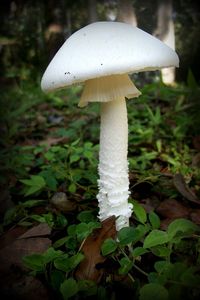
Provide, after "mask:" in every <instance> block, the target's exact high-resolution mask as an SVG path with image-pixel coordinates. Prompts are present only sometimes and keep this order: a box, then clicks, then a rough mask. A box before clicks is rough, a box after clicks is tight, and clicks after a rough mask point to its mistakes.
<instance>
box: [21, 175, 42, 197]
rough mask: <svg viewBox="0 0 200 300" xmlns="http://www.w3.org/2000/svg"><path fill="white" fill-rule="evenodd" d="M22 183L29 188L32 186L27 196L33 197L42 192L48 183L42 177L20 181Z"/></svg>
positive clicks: (34, 176) (32, 177)
mask: <svg viewBox="0 0 200 300" xmlns="http://www.w3.org/2000/svg"><path fill="white" fill-rule="evenodd" d="M20 181H21V182H22V183H24V184H25V185H27V186H30V188H29V189H28V190H27V192H26V194H25V196H29V195H32V194H34V193H36V192H38V191H40V190H41V189H42V188H44V187H45V186H46V182H45V180H44V178H43V177H42V176H39V175H32V176H31V178H30V179H24V180H20Z"/></svg>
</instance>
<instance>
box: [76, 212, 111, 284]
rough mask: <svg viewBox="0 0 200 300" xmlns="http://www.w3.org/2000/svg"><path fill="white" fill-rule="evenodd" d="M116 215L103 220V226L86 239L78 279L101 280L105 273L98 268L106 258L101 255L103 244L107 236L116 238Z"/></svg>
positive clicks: (77, 272) (77, 274)
mask: <svg viewBox="0 0 200 300" xmlns="http://www.w3.org/2000/svg"><path fill="white" fill-rule="evenodd" d="M115 236H116V228H115V217H114V216H112V217H110V218H108V219H106V220H104V221H103V222H102V227H101V228H98V229H95V230H94V231H93V233H92V234H91V235H90V236H89V237H87V239H86V240H85V242H84V244H83V247H82V251H83V253H84V255H85V258H84V260H83V261H82V262H81V263H80V265H79V266H78V268H77V270H76V272H75V277H76V279H78V280H83V279H88V280H93V281H95V282H99V281H100V279H101V277H102V275H103V268H97V265H98V264H102V263H103V262H104V261H105V260H106V258H105V257H103V256H102V255H101V245H102V243H103V242H104V241H105V240H106V239H107V238H115Z"/></svg>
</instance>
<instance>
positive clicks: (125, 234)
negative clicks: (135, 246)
mask: <svg viewBox="0 0 200 300" xmlns="http://www.w3.org/2000/svg"><path fill="white" fill-rule="evenodd" d="M148 230H149V228H148V226H146V225H142V224H139V225H138V226H137V227H136V228H133V227H124V228H122V229H121V230H120V231H119V232H118V240H119V242H120V244H121V245H122V246H125V245H128V244H130V243H136V242H138V241H139V240H140V239H141V238H142V237H143V236H144V235H145V234H146V233H147V232H148Z"/></svg>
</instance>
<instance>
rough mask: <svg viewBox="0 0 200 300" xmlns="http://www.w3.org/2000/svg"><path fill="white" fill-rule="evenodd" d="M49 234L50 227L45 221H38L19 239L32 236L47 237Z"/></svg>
mask: <svg viewBox="0 0 200 300" xmlns="http://www.w3.org/2000/svg"><path fill="white" fill-rule="evenodd" d="M50 234H51V228H50V227H49V225H48V224H47V223H40V224H39V225H36V226H34V227H32V228H31V229H29V230H27V231H26V232H25V233H24V234H22V235H21V236H20V237H19V239H26V238H31V237H32V238H33V237H47V236H49V235H50Z"/></svg>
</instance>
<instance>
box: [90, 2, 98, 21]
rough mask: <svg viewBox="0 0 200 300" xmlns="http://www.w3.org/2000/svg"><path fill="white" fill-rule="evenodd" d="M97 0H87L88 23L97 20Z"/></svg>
mask: <svg viewBox="0 0 200 300" xmlns="http://www.w3.org/2000/svg"><path fill="white" fill-rule="evenodd" d="M97 20H98V17H97V1H96V0H88V21H89V23H94V22H97Z"/></svg>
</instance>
